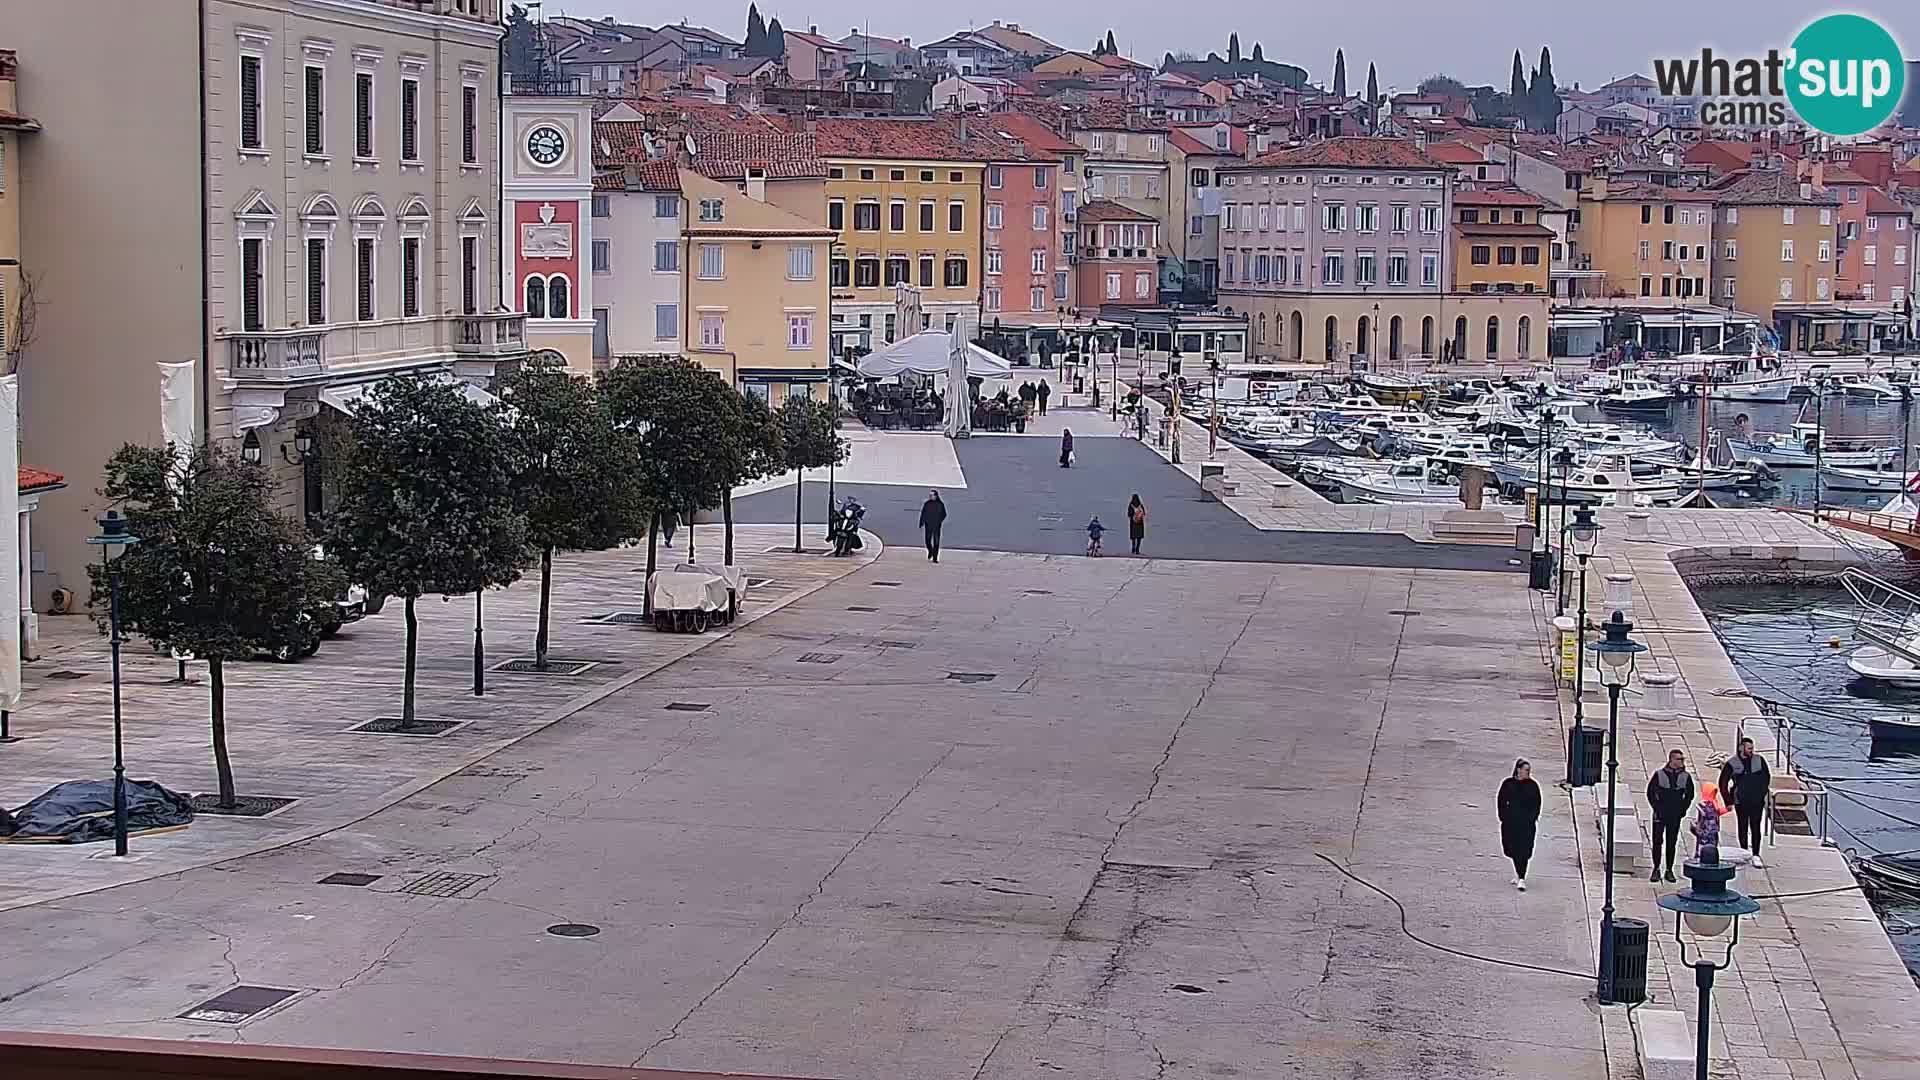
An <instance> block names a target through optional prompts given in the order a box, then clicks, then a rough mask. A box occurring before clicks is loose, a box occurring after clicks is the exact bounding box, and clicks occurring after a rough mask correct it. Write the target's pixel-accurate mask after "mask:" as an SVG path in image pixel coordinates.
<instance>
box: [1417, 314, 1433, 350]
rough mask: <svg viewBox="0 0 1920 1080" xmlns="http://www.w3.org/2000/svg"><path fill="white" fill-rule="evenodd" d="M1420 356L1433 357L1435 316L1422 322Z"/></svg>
mask: <svg viewBox="0 0 1920 1080" xmlns="http://www.w3.org/2000/svg"><path fill="white" fill-rule="evenodd" d="M1420 355H1421V356H1432V355H1433V316H1431V315H1429V316H1427V317H1426V318H1424V319H1421V320H1420Z"/></svg>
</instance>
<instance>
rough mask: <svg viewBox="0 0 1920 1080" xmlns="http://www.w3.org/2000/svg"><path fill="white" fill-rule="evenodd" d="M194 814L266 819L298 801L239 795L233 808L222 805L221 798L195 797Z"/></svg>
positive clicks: (217, 796)
mask: <svg viewBox="0 0 1920 1080" xmlns="http://www.w3.org/2000/svg"><path fill="white" fill-rule="evenodd" d="M192 801H193V812H194V813H196V814H216V815H225V816H227V817H266V816H267V815H268V814H273V813H278V812H279V811H281V810H284V809H286V808H287V807H289V806H292V805H293V804H294V803H296V802H298V801H299V800H298V799H291V798H284V797H282V796H279V795H239V796H236V797H235V798H234V800H233V803H234V804H233V805H232V806H231V807H226V806H221V805H220V796H219V795H217V794H213V795H195V796H194V797H193V800H192Z"/></svg>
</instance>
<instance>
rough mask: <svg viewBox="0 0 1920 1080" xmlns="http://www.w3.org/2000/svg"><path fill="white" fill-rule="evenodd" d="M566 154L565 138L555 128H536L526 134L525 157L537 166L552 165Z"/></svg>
mask: <svg viewBox="0 0 1920 1080" xmlns="http://www.w3.org/2000/svg"><path fill="white" fill-rule="evenodd" d="M566 152H567V137H566V136H565V135H562V134H560V129H559V128H557V127H546V126H542V127H537V128H534V129H533V130H532V131H531V132H529V133H528V134H527V156H528V157H530V158H532V159H533V160H534V161H535V162H536V163H537V164H541V165H552V164H554V163H555V162H557V161H559V160H560V155H562V154H564V153H566Z"/></svg>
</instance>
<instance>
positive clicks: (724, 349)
mask: <svg viewBox="0 0 1920 1080" xmlns="http://www.w3.org/2000/svg"><path fill="white" fill-rule="evenodd" d="M752 160H754V159H750V158H741V157H726V156H724V155H721V154H718V153H710V152H709V151H708V148H707V147H704V146H703V147H702V155H701V157H699V158H696V159H695V161H694V165H693V168H682V169H681V170H680V191H681V196H682V198H681V205H682V206H683V207H684V210H683V213H684V214H685V215H686V218H685V221H684V224H683V229H682V231H683V235H684V237H685V240H684V243H685V245H686V251H685V257H684V258H683V259H682V262H681V265H682V266H684V267H685V271H684V272H683V273H682V275H681V280H682V281H683V282H684V283H685V288H686V311H687V318H686V320H685V321H686V352H687V355H688V356H691V357H693V358H694V359H695V360H698V361H699V362H700V363H701V364H702V365H704V366H706V367H708V368H711V369H713V370H714V371H717V372H719V373H720V374H721V375H723V376H724V377H726V378H727V379H728V381H730V382H732V383H733V385H734V386H736V387H738V388H739V389H740V390H742V391H743V392H746V393H752V394H758V395H759V396H760V397H762V398H764V399H766V400H767V402H768V403H769V404H771V405H773V406H774V407H776V408H777V407H778V406H779V405H780V403H781V402H783V401H785V400H786V399H787V397H788V395H790V394H795V393H813V394H814V395H815V396H817V397H822V398H824V397H825V396H826V385H827V377H828V363H829V360H830V359H831V354H830V353H829V352H828V349H827V346H828V333H827V321H828V318H829V315H830V313H831V309H832V300H831V290H830V289H829V288H828V285H827V265H826V264H827V253H828V250H829V245H830V243H831V242H832V240H833V238H834V236H835V233H834V231H833V230H832V229H829V228H827V227H826V213H827V209H826V208H827V195H826V183H825V170H824V168H819V167H817V166H818V162H817V161H815V162H814V165H815V166H816V168H814V169H811V170H808V169H805V168H794V167H791V165H790V163H789V167H785V168H783V167H781V166H780V165H778V164H775V163H771V162H770V163H767V164H760V165H755V164H750V163H749V162H751V161H752ZM703 167H704V168H705V169H706V171H708V172H709V173H713V174H715V175H713V176H703V175H701V174H700V173H699V172H698V171H696V170H698V169H701V168H703ZM808 171H811V172H813V173H814V175H798V176H796V175H793V174H794V173H795V172H801V173H803V174H804V173H805V172H808ZM735 173H738V174H739V175H738V177H737V178H736V177H735V176H734V175H733V174H735ZM769 173H785V174H787V178H785V179H778V180H774V179H769V176H768V174H769Z"/></svg>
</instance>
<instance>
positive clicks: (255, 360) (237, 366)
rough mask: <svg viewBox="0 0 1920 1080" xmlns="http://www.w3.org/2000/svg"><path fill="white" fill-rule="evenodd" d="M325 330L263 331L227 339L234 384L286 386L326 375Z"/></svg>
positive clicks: (230, 336) (231, 336)
mask: <svg viewBox="0 0 1920 1080" xmlns="http://www.w3.org/2000/svg"><path fill="white" fill-rule="evenodd" d="M326 340H327V332H326V331H325V330H267V331H254V332H243V333H236V334H229V335H227V348H228V349H229V354H228V369H229V372H230V374H231V375H232V377H233V379H234V381H236V382H243V383H290V382H301V381H304V380H308V379H317V378H322V377H324V376H325V375H326V374H327V349H326Z"/></svg>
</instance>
